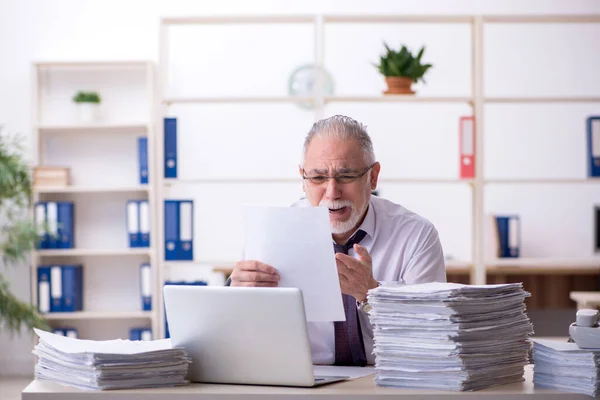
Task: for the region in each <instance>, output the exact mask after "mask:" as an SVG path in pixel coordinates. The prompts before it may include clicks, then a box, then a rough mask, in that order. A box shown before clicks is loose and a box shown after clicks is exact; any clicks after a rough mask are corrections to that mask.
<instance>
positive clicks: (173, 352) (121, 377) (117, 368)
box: [33, 329, 191, 390]
mask: <svg viewBox="0 0 600 400" xmlns="http://www.w3.org/2000/svg"><path fill="white" fill-rule="evenodd" d="M35 333H36V334H37V335H38V336H39V338H40V340H39V342H38V344H37V345H36V346H35V348H34V349H33V354H35V355H37V356H38V357H39V359H38V362H37V364H36V366H35V378H36V379H41V380H48V381H52V382H56V383H59V384H61V385H67V386H73V387H76V388H79V389H87V390H98V389H99V390H109V389H133V388H151V387H162V386H177V385H184V384H187V383H188V381H186V379H185V377H186V375H187V372H188V367H189V364H190V362H191V360H190V358H189V357H188V356H187V353H186V352H185V350H183V349H180V348H172V347H171V341H170V340H168V339H163V340H155V341H129V340H121V339H117V340H107V341H93V340H78V339H72V338H68V337H64V336H59V335H54V334H52V333H50V332H45V331H41V330H39V329H35Z"/></svg>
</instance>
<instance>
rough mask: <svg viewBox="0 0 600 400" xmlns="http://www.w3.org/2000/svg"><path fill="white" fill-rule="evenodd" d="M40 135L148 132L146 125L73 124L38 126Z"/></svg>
mask: <svg viewBox="0 0 600 400" xmlns="http://www.w3.org/2000/svg"><path fill="white" fill-rule="evenodd" d="M38 130H39V132H40V133H80V132H90V133H94V132H103V133H106V132H116V133H139V132H146V131H147V130H148V124H144V123H131V124H81V125H79V124H75V125H40V126H39V127H38Z"/></svg>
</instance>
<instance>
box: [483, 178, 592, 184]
mask: <svg viewBox="0 0 600 400" xmlns="http://www.w3.org/2000/svg"><path fill="white" fill-rule="evenodd" d="M484 183H485V184H545V183H573V184H598V183H600V178H595V179H594V178H588V179H586V178H582V179H579V178H548V179H544V178H523V179H486V180H485V181H484Z"/></svg>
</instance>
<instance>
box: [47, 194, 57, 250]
mask: <svg viewBox="0 0 600 400" xmlns="http://www.w3.org/2000/svg"><path fill="white" fill-rule="evenodd" d="M46 222H47V224H48V236H47V240H48V248H49V249H58V248H59V247H58V242H59V240H58V239H59V238H58V204H57V203H56V202H54V201H48V202H46Z"/></svg>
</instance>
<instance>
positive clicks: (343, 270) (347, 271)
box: [336, 260, 360, 281]
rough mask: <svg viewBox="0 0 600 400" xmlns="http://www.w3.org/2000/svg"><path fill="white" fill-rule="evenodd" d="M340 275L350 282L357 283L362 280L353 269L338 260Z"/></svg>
mask: <svg viewBox="0 0 600 400" xmlns="http://www.w3.org/2000/svg"><path fill="white" fill-rule="evenodd" d="M336 265H337V270H338V275H341V276H344V277H345V278H346V279H348V280H350V281H357V280H359V279H360V275H359V274H357V273H356V271H353V270H352V269H351V268H348V266H347V265H346V264H344V263H343V262H341V261H339V260H336Z"/></svg>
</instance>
